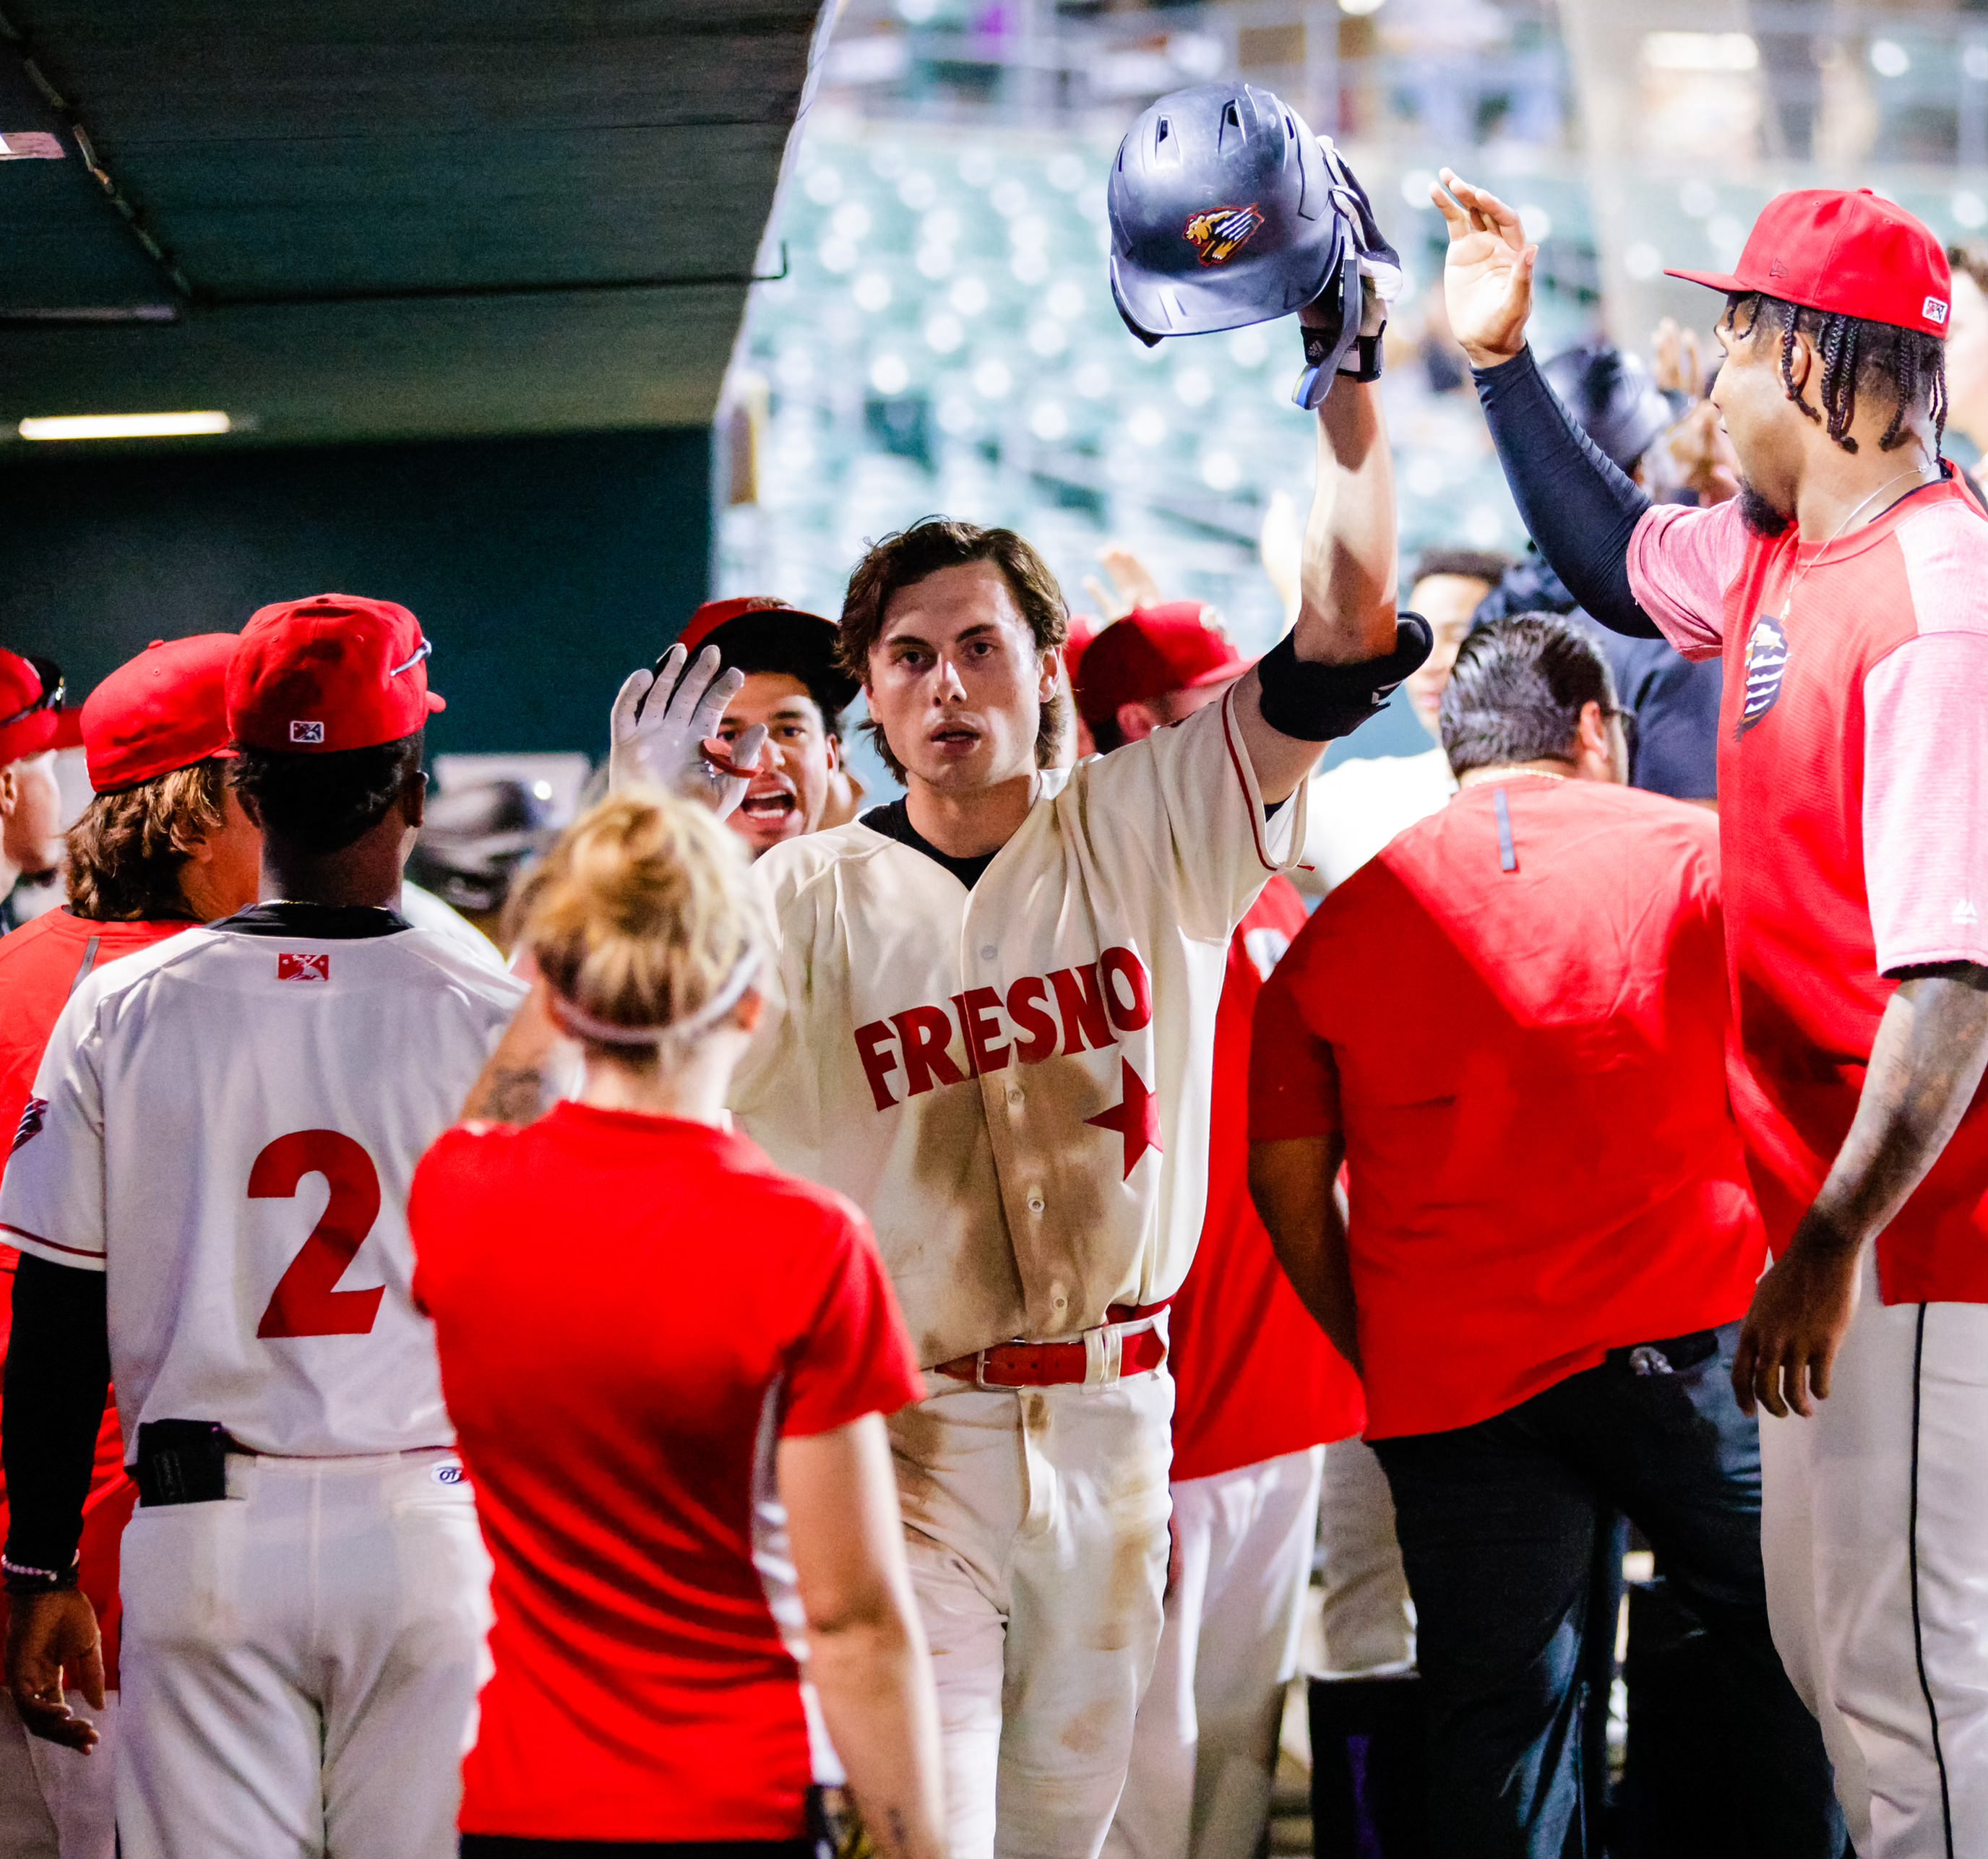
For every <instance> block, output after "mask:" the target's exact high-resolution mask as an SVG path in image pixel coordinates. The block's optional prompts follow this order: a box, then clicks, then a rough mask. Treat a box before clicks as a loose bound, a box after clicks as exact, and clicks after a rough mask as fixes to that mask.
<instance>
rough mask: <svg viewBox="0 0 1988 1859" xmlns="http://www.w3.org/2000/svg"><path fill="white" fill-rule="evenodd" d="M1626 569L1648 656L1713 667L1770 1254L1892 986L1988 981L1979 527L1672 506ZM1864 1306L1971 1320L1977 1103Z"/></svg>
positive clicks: (1949, 486) (1824, 1144) (1915, 1204)
mask: <svg viewBox="0 0 1988 1859" xmlns="http://www.w3.org/2000/svg"><path fill="white" fill-rule="evenodd" d="M1899 458H1900V459H1901V461H1902V464H1901V469H1905V468H1907V465H1906V463H1905V462H1904V461H1906V459H1907V455H1905V453H1900V454H1899ZM1628 566H1629V581H1630V585H1631V586H1632V587H1633V588H1634V589H1635V592H1636V597H1637V599H1638V600H1639V601H1641V603H1643V605H1644V607H1645V608H1646V609H1647V610H1648V613H1649V614H1650V617H1652V619H1653V620H1655V621H1656V622H1657V624H1658V625H1659V626H1660V627H1662V628H1663V630H1664V632H1665V636H1666V637H1668V638H1669V640H1670V641H1671V643H1672V644H1673V645H1675V646H1676V647H1678V649H1679V651H1682V652H1683V653H1684V654H1685V655H1686V656H1687V657H1692V658H1706V657H1712V656H1714V655H1716V654H1719V653H1721V652H1723V654H1725V659H1726V704H1725V708H1724V710H1723V712H1722V714H1721V715H1720V718H1719V796H1720V812H1719V824H1720V830H1721V833H1722V834H1723V840H1724V844H1725V850H1726V924H1727V928H1728V932H1729V939H1730V941H1731V944H1732V959H1731V967H1732V985H1733V1003H1734V1013H1735V1016H1736V1020H1737V1023H1738V1026H1739V1056H1738V1060H1737V1062H1736V1064H1735V1066H1734V1067H1733V1108H1734V1109H1735V1110H1736V1112H1737V1113H1738V1114H1739V1124H1740V1127H1741V1128H1742V1129H1743V1131H1745V1132H1746V1146H1747V1154H1748V1159H1749V1161H1750V1162H1751V1164H1752V1165H1753V1179H1754V1185H1755V1187H1756V1189H1757V1190H1758V1191H1759V1194H1760V1210H1761V1212H1762V1213H1763V1215H1765V1216H1766V1218H1767V1232H1768V1235H1769V1238H1770V1240H1771V1242H1773V1245H1774V1246H1776V1247H1777V1248H1779V1247H1780V1246H1783V1245H1784V1244H1785V1243H1786V1242H1787V1239H1789V1237H1790V1235H1792V1234H1793V1232H1794V1229H1795V1225H1796V1224H1797V1222H1798V1221H1800V1218H1801V1217H1802V1215H1804V1213H1805V1212H1807V1210H1808V1208H1809V1206H1810V1203H1811V1202H1813V1201H1814V1198H1815V1196H1816V1195H1817V1191H1818V1190H1820V1188H1821V1186H1822V1183H1823V1181H1824V1177H1825V1176H1826V1175H1827V1174H1828V1172H1829V1169H1830V1167H1831V1164H1832V1163H1833V1162H1834V1160H1835V1158H1836V1154H1837V1151H1838V1150H1839V1149H1840V1148H1841V1147H1842V1145H1843V1141H1844V1137H1846V1136H1847V1135H1848V1134H1849V1131H1850V1124H1851V1119H1852V1118H1853V1117H1855V1115H1856V1114H1857V1104H1858V1099H1859V1097H1861V1095H1862V1093H1863V1090H1864V1072H1865V1066H1866V1065H1867V1064H1868V1062H1869V1060H1870V1056H1871V1046H1872V1045H1873V1044H1874V1043H1875V1041H1876V1039H1877V1034H1878V1021H1879V1020H1880V1019H1881V1018H1882V1017H1883V1016H1884V1012H1885V1008H1886V1006H1888V1005H1889V1003H1890V1001H1891V998H1892V989H1894V988H1895V985H1897V984H1896V982H1895V981H1894V980H1893V979H1892V976H1893V975H1895V973H1896V972H1898V970H1900V969H1902V968H1912V967H1915V966H1918V965H1924V964H1929V963H1935V962H1973V963H1975V964H1976V965H1988V521H1984V520H1983V516H1982V513H1981V511H1980V507H1979V506H1978V505H1976V503H1975V502H1974V500H1973V497H1972V496H1971V495H1969V493H1968V492H1967V490H1966V488H1965V487H1964V486H1963V485H1962V483H1961V482H1959V479H1958V478H1952V477H1949V478H1947V479H1946V482H1943V483H1938V484H1932V485H1927V486H1926V487H1925V488H1923V489H1922V490H1918V491H1915V492H1913V493H1912V495H1910V496H1909V497H1906V498H1905V499H1902V500H1901V501H1900V502H1898V503H1896V504H1895V505H1892V508H1891V509H1888V510H1887V511H1885V513H1884V514H1883V515H1881V516H1879V517H1878V519H1876V520H1875V522H1871V523H1868V524H1867V525H1865V526H1864V527H1863V528H1862V529H1858V530H1855V531H1854V532H1852V533H1851V534H1850V535H1848V536H1844V537H1843V538H1842V539H1840V540H1838V541H1835V542H1823V543H1805V542H1802V541H1801V540H1800V538H1799V536H1798V534H1797V532H1796V531H1795V530H1794V529H1788V530H1787V531H1785V532H1783V533H1782V534H1781V535H1780V536H1771V537H1770V536H1756V535H1754V534H1753V532H1751V531H1750V530H1749V529H1747V528H1746V526H1745V525H1744V524H1743V522H1741V521H1740V520H1739V506H1738V505H1737V504H1736V503H1735V504H1721V505H1716V506H1714V507H1713V508H1712V509H1706V510H1687V509H1682V508H1681V507H1679V506H1678V505H1666V506H1663V507H1661V508H1659V509H1655V510H1652V511H1651V512H1648V515H1645V517H1644V519H1642V521H1641V522H1640V523H1639V524H1638V526H1637V528H1636V531H1635V535H1634V536H1633V537H1632V538H1631V543H1630V550H1629V564H1628ZM1783 607H1786V608H1787V614H1786V617H1783V612H1782V610H1783ZM1878 1284H1879V1286H1880V1287H1881V1291H1882V1294H1883V1296H1884V1299H1885V1302H1886V1303H1921V1302H1932V1301H1938V1300H1946V1301H1952V1302H1957V1303H1988V1093H1977V1095H1976V1098H1975V1100H1974V1103H1973V1105H1972V1107H1970V1108H1969V1110H1968V1111H1967V1113H1966V1115H1965V1116H1964V1117H1963V1118H1962V1119H1961V1122H1960V1127H1959V1128H1958V1129H1957V1130H1956V1131H1954V1133H1953V1136H1952V1139H1951V1140H1950V1141H1949V1142H1948V1144H1947V1145H1946V1148H1945V1149H1944V1150H1943V1151H1941V1154H1940V1157H1939V1161H1936V1163H1934V1164H1933V1166H1932V1169H1931V1170H1930V1171H1929V1172H1928V1174H1927V1175H1926V1178H1925V1180H1924V1181H1922V1182H1921V1183H1920V1184H1919V1186H1918V1187H1917V1188H1914V1189H1913V1190H1912V1195H1911V1196H1910V1198H1908V1200H1907V1201H1906V1202H1905V1205H1904V1206H1903V1207H1902V1208H1900V1209H1899V1210H1898V1213H1897V1214H1896V1215H1895V1216H1894V1217H1893V1218H1892V1222H1891V1224H1890V1225H1888V1226H1887V1227H1886V1228H1885V1230H1884V1232H1882V1233H1881V1234H1880V1235H1878Z"/></svg>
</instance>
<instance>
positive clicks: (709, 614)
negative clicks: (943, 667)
mask: <svg viewBox="0 0 1988 1859" xmlns="http://www.w3.org/2000/svg"><path fill="white" fill-rule="evenodd" d="M840 637H841V632H840V628H839V627H837V625H836V624H835V622H834V621H833V620H827V619H824V618H823V617H822V616H821V615H820V613H809V612H807V611H806V610H804V609H803V608H801V607H789V605H788V604H787V603H786V601H784V600H774V599H773V598H772V597H769V596H768V595H765V594H745V595H742V596H740V597H736V598H734V599H732V600H707V601H705V603H704V604H703V605H702V607H699V608H698V610H697V611H696V612H695V613H692V614H691V617H690V618H689V619H688V620H686V621H685V624H684V630H682V632H681V633H680V634H678V636H677V644H679V645H680V646H681V647H683V648H684V650H685V651H687V652H688V653H689V654H690V655H691V657H693V658H695V657H696V656H697V654H698V653H699V652H700V651H702V650H703V649H704V647H706V646H707V645H715V646H716V647H717V648H718V658H719V660H720V661H721V662H722V664H724V666H725V668H726V669H727V670H728V671H729V670H731V669H732V668H733V667H736V668H738V669H739V670H740V671H779V672H783V673H785V674H786V675H787V676H788V677H789V678H799V679H800V681H801V682H802V683H803V684H806V686H807V687H808V688H809V689H810V691H813V692H815V693H816V699H815V701H816V702H817V703H819V704H820V705H821V707H822V708H823V711H824V712H825V713H826V714H827V720H828V721H829V722H830V723H833V722H834V721H835V719H836V718H837V717H838V716H840V715H841V714H842V712H843V711H845V710H846V709H847V708H849V706H850V704H852V703H854V701H855V699H856V693H857V691H859V690H860V689H861V688H862V686H861V684H860V683H859V682H858V681H857V680H856V679H855V678H851V677H850V675H849V674H848V673H847V671H844V670H843V668H842V667H841V666H840V664H837V661H836V656H835V648H836V644H837V641H838V640H839V639H840Z"/></svg>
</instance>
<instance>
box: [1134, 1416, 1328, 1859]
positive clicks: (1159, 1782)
mask: <svg viewBox="0 0 1988 1859" xmlns="http://www.w3.org/2000/svg"><path fill="white" fill-rule="evenodd" d="M1324 1457H1325V1448H1324V1447H1323V1446H1313V1447H1310V1448H1308V1449H1307V1450H1306V1451H1304V1452H1288V1453H1285V1454H1283V1455H1282V1456H1280V1457H1279V1458H1272V1459H1265V1460H1263V1461H1262V1462H1260V1463H1259V1464H1257V1465H1243V1466H1241V1467H1239V1468H1238V1469H1236V1470H1235V1471H1233V1472H1218V1473H1216V1474H1215V1475H1213V1476H1212V1477H1209V1478H1197V1479H1181V1480H1179V1481H1178V1482H1176V1483H1175V1486H1174V1487H1173V1505H1174V1514H1173V1524H1172V1533H1173V1565H1172V1580H1171V1583H1170V1584H1169V1585H1168V1590H1167V1600H1166V1624H1165V1628H1164V1630H1163V1631H1162V1632H1161V1636H1160V1650H1159V1656H1158V1659H1157V1660H1156V1661H1155V1663H1154V1666H1153V1678H1152V1682H1151V1685H1148V1687H1147V1690H1146V1695H1145V1696H1144V1698H1142V1699H1141V1701H1140V1704H1139V1715H1138V1724H1137V1726H1136V1727H1135V1729H1134V1732H1133V1736H1132V1760H1131V1769H1130V1771H1129V1773H1128V1774H1127V1776H1126V1778H1125V1792H1124V1794H1123V1795H1122V1796H1121V1797H1120V1799H1119V1802H1118V1812H1117V1815H1116V1816H1115V1817H1114V1819H1113V1820H1112V1823H1111V1837H1109V1838H1108V1839H1107V1840H1106V1841H1105V1843H1104V1851H1105V1853H1106V1854H1107V1859H1189V1855H1192V1859H1239V1856H1241V1859H1247V1855H1249V1854H1253V1853H1254V1852H1255V1851H1256V1850H1257V1847H1259V1844H1261V1842H1262V1840H1263V1829H1264V1827H1265V1826H1266V1824H1267V1823H1268V1820H1269V1818H1270V1784H1271V1781H1272V1780H1273V1777H1274V1776H1275V1774H1276V1762H1277V1730H1278V1725H1279V1723H1280V1720H1281V1719H1282V1718H1283V1705H1284V1690H1285V1688H1286V1686H1287V1685H1289V1684H1290V1682H1291V1679H1292V1677H1293V1675H1295V1673H1296V1672H1297V1666H1298V1628H1299V1626H1300V1621H1301V1617H1302V1607H1303V1600H1304V1594H1305V1589H1306V1587H1307V1584H1308V1583H1309V1581H1310V1577H1311V1552H1312V1543H1313V1539H1314V1537H1315V1536H1316V1534H1317V1523H1318V1489H1319V1477H1320V1470H1321V1469H1322V1466H1323V1463H1324Z"/></svg>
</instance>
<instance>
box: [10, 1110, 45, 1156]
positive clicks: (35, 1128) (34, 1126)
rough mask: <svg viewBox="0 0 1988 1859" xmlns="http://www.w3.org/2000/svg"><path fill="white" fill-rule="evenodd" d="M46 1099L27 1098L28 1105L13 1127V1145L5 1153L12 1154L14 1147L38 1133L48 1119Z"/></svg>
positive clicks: (32, 1138)
mask: <svg viewBox="0 0 1988 1859" xmlns="http://www.w3.org/2000/svg"><path fill="white" fill-rule="evenodd" d="M48 1115H49V1100H48V1099H47V1098H46V1097H30V1098H29V1100H28V1107H27V1108H26V1109H25V1110H23V1111H22V1113H21V1120H20V1122H19V1124H18V1125H17V1126H16V1127H15V1131H14V1142H13V1147H12V1148H10V1149H8V1151H7V1153H8V1154H9V1155H12V1154H13V1153H14V1150H15V1149H18V1148H20V1147H21V1146H22V1144H24V1143H27V1142H32V1141H33V1140H34V1139H35V1137H37V1136H39V1135H40V1134H41V1133H42V1124H44V1123H46V1121H47V1120H48Z"/></svg>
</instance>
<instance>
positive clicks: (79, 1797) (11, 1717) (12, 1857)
mask: <svg viewBox="0 0 1988 1859" xmlns="http://www.w3.org/2000/svg"><path fill="white" fill-rule="evenodd" d="M68 1701H69V1709H71V1710H72V1711H73V1712H75V1713H76V1715H78V1716H79V1717H87V1718H88V1719H90V1722H92V1723H93V1724H95V1725H96V1734H97V1743H96V1748H95V1749H93V1750H92V1751H91V1752H90V1753H89V1754H88V1755H87V1756H85V1755H83V1754H81V1753H79V1752H78V1751H76V1750H74V1749H64V1748H63V1746H62V1745H61V1744H59V1743H54V1742H47V1741H46V1740H45V1739H42V1738H41V1737H39V1736H29V1734H28V1732H27V1730H26V1729H25V1726H24V1725H22V1722H21V1719H20V1716H19V1713H18V1712H16V1711H15V1709H14V1700H13V1699H12V1698H10V1697H8V1695H7V1693H6V1692H5V1689H4V1688H0V1854H5V1856H6V1859H113V1854H115V1853H116V1851H117V1817H116V1813H115V1810H114V1807H113V1788H112V1783H113V1779H114V1777H115V1776H116V1773H117V1692H114V1691H113V1692H106V1694H105V1695H104V1702H103V1709H102V1710H100V1711H94V1710H92V1709H90V1706H89V1705H88V1704H87V1703H86V1702H84V1700H83V1693H82V1692H69V1694H68Z"/></svg>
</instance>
